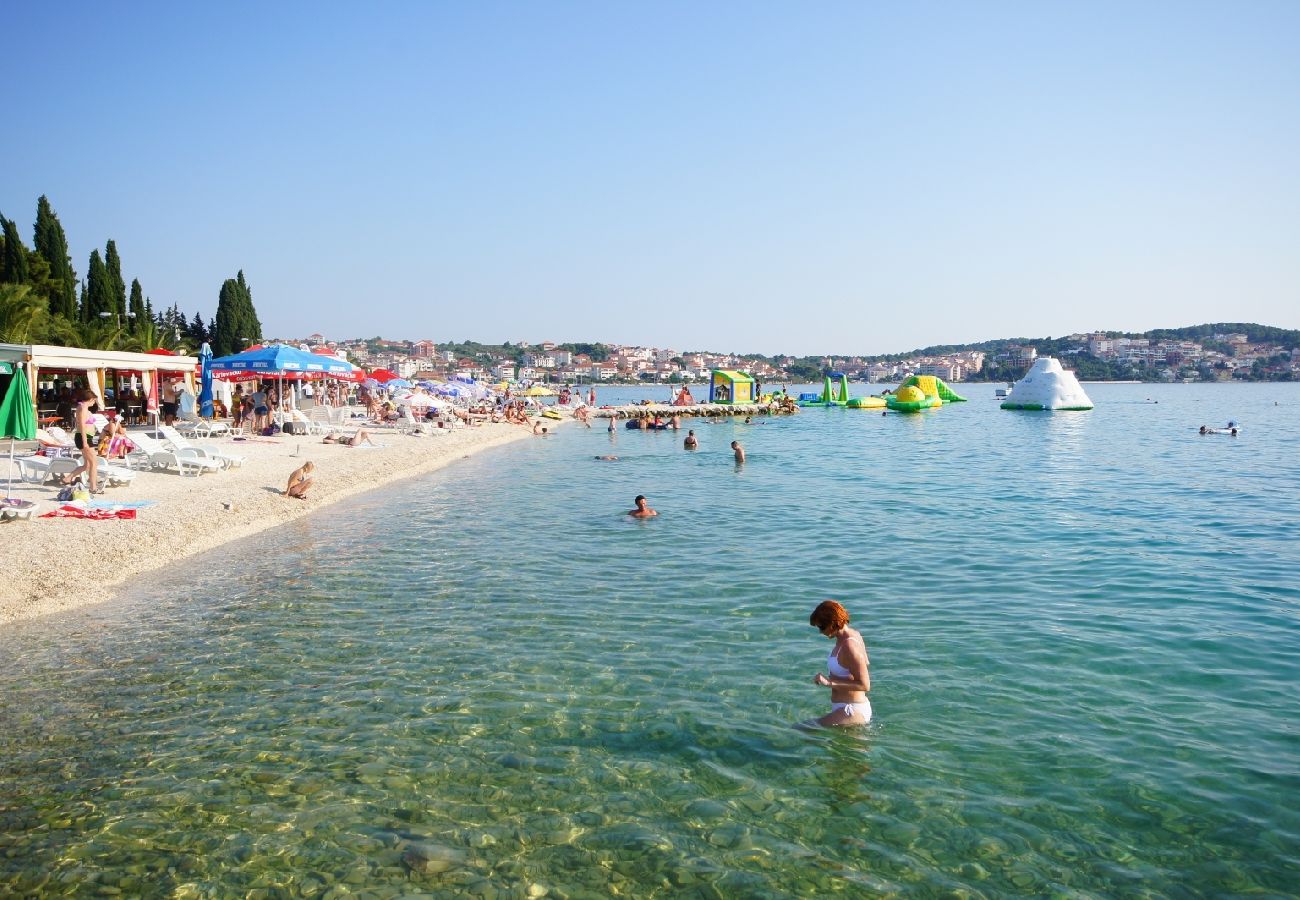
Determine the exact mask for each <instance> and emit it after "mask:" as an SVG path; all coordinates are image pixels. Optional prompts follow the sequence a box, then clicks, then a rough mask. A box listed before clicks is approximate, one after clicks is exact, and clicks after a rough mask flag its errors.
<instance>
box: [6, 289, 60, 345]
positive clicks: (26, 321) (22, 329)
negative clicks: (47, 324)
mask: <svg viewBox="0 0 1300 900" xmlns="http://www.w3.org/2000/svg"><path fill="white" fill-rule="evenodd" d="M48 316H49V311H48V310H47V309H46V308H45V303H44V300H43V298H41V297H38V296H36V295H35V294H33V293H32V289H31V286H30V285H26V284H7V283H6V284H0V344H34V343H38V342H40V341H43V340H44V339H45V332H44V329H43V327H42V326H43V325H44V320H45V318H46V317H48Z"/></svg>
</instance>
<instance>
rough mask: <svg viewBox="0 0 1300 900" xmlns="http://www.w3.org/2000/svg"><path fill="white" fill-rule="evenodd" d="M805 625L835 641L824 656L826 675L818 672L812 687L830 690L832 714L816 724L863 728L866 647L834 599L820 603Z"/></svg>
mask: <svg viewBox="0 0 1300 900" xmlns="http://www.w3.org/2000/svg"><path fill="white" fill-rule="evenodd" d="M808 624H809V625H811V626H812V627H814V628H816V629H817V630H818V631H820V632H821V633H822V634H823V635H825V636H826V637H828V638H830V639H831V640H833V641H834V642H835V646H834V647H832V648H831V652H830V655H829V656H827V657H826V670H827V672H829V674H828V675H823V674H822V673H821V672H818V673H817V675H816V677H814V678H813V684H816V685H821V686H822V687H828V688H830V689H831V711H830V712H829V713H827V714H826V715H824V716H822V717H821V718H819V719H818V720H817V724H818V725H826V726H842V725H866V724H867V723H868V722H870V721H871V701H870V700H869V699H867V692H868V691H870V690H871V673H870V671H869V670H868V665H869V663H868V660H867V645H866V643H865V642H864V641H863V640H862V635H861V634H860V633H859V632H858V630H857V629H855V628H850V627H849V612H848V610H846V609H845V608H844V607H843V606H841V605H840V604H839V603H836V602H835V601H834V600H823V601H822V602H821V603H819V604H818V605H817V608H816V609H814V610H813V611H812V615H810V616H809V617H808Z"/></svg>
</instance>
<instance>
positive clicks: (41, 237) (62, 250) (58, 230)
mask: <svg viewBox="0 0 1300 900" xmlns="http://www.w3.org/2000/svg"><path fill="white" fill-rule="evenodd" d="M33 243H34V244H35V245H36V252H37V253H39V254H40V255H41V256H42V257H44V259H45V261H46V262H47V263H49V266H50V276H49V282H50V284H51V286H52V288H53V290H52V291H51V292H50V293H48V294H47V299H48V300H49V306H50V312H52V313H54V314H55V315H59V316H63V317H64V318H66V319H69V320H73V319H76V318H77V273H76V270H75V269H73V268H72V257H71V256H69V255H68V238H67V236H66V235H65V234H64V233H63V225H62V224H60V222H59V217H58V216H57V215H56V214H55V212H54V210H53V209H52V208H51V207H50V201H49V199H48V198H47V197H46V196H45V195H44V194H42V195H41V197H40V199H39V200H37V201H36V226H35V230H34V234H33Z"/></svg>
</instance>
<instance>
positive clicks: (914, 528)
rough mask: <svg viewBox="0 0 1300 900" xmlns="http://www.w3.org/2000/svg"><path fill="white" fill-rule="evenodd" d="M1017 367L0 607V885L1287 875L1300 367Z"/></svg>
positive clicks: (85, 890) (579, 430)
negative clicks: (1284, 372)
mask: <svg viewBox="0 0 1300 900" xmlns="http://www.w3.org/2000/svg"><path fill="white" fill-rule="evenodd" d="M855 387H857V388H858V389H859V392H865V391H863V390H862V389H863V388H865V387H866V386H856V385H855ZM996 387H997V385H980V384H973V385H970V384H967V385H960V386H957V389H958V390H959V391H960V392H962V393H963V394H965V395H966V396H968V397H969V402H966V403H955V404H949V405H946V406H944V407H943V408H941V409H936V410H931V411H928V412H925V413H921V414H916V415H899V414H893V413H891V414H889V415H884V416H882V415H880V414H879V412H878V411H869V410H845V409H807V410H803V411H801V412H799V414H798V415H795V416H790V417H777V418H756V419H755V420H754V421H753V422H752V423H751V424H745V423H744V422H743V420H737V419H722V420H714V419H709V420H688V421H687V422H685V423H684V425H685V427H689V428H694V430H695V432H696V434H697V436H698V438H699V449H698V450H696V451H694V452H688V451H686V450H684V449H683V446H682V439H683V437H684V431H683V432H678V433H673V432H648V433H647V432H639V431H637V432H632V431H626V430H624V429H623V428H621V427H620V428H619V429H618V430H616V431H615V432H613V433H612V434H611V433H610V432H608V431H606V430H605V422H604V421H603V420H596V421H595V422H594V423H593V424H594V427H593V428H591V429H586V428H583V427H581V426H580V425H577V424H570V425H565V426H563V427H561V428H559V429H557V430H556V431H555V432H554V433H552V434H550V435H548V436H547V437H544V438H543V437H537V438H529V439H528V440H526V441H521V442H517V443H515V444H513V445H510V446H506V447H501V448H497V449H494V450H490V451H486V452H483V453H480V454H477V455H474V456H471V457H468V458H465V459H462V460H458V461H457V462H456V463H455V464H453V465H451V466H449V467H447V468H444V469H442V470H441V471H439V472H436V473H433V474H430V475H424V476H421V477H419V478H414V479H410V480H408V481H405V482H402V483H400V484H395V485H392V486H390V487H388V488H385V489H382V490H378V491H375V492H372V493H370V494H367V495H364V496H359V497H356V498H353V499H350V500H347V501H345V502H341V503H338V504H334V505H330V506H326V507H322V508H321V509H319V510H318V511H315V512H313V513H312V514H311V515H310V516H308V517H306V518H304V519H301V520H299V521H295V522H291V523H288V524H286V525H283V526H280V527H277V528H276V529H275V530H272V531H267V532H264V533H262V534H260V535H257V536H255V537H252V538H249V539H247V540H243V541H241V542H238V543H233V544H230V545H227V546H225V547H222V548H220V549H219V550H215V551H213V552H211V553H209V554H207V555H204V556H200V557H196V558H189V559H185V560H180V561H177V562H176V563H175V564H174V565H170V566H168V567H167V568H166V569H164V570H162V571H159V572H157V573H155V574H153V575H151V576H149V577H148V578H145V579H142V580H141V581H139V582H138V583H136V584H135V585H133V586H132V587H131V588H130V589H129V590H128V591H126V592H125V593H124V594H123V595H121V596H119V597H117V598H115V599H112V600H110V601H109V602H107V603H103V604H100V605H97V606H94V607H90V608H87V609H83V610H79V611H75V612H72V613H68V614H63V615H59V616H51V617H46V618H43V619H40V620H36V621H32V622H27V623H20V624H17V625H13V626H9V627H6V628H5V629H4V630H3V631H2V632H0V895H2V896H6V897H57V896H145V897H172V898H191V897H229V896H241V897H250V898H279V897H320V898H338V897H368V898H390V897H393V898H395V897H418V896H427V897H461V896H464V897H488V898H491V897H526V898H541V897H556V898H565V897H568V898H579V897H592V898H595V897H610V896H623V897H678V896H680V897H714V898H723V897H725V898H732V897H809V896H821V895H828V894H839V895H842V896H878V895H880V896H892V895H899V896H902V895H906V896H916V897H930V896H935V897H938V896H945V897H1003V896H1054V897H1129V896H1151V897H1193V896H1212V897H1227V896H1261V897H1278V896H1296V895H1297V892H1298V891H1300V802H1298V800H1297V798H1300V688H1298V686H1300V622H1298V621H1297V617H1298V614H1300V585H1298V584H1297V575H1298V574H1300V540H1297V537H1296V536H1297V532H1298V531H1300V478H1298V477H1297V476H1298V475H1300V468H1298V464H1297V461H1298V460H1300V454H1298V453H1297V449H1296V448H1297V447H1300V385H1297V384H1208V385H1201V384H1195V385H1147V384H1093V385H1086V389H1087V390H1088V392H1089V394H1090V395H1091V397H1092V399H1093V400H1094V402H1095V403H1096V409H1094V410H1092V411H1090V412H1060V413H1042V412H1013V411H1004V410H1001V409H1000V408H999V406H998V402H997V401H996V400H995V399H994V389H995V388H996ZM792 390H795V391H797V390H799V388H797V387H794V388H792ZM668 395H669V389H668V388H667V387H655V388H645V389H641V388H620V387H612V386H610V387H604V386H603V387H602V388H601V389H600V396H599V401H600V402H625V401H635V400H638V399H643V398H649V399H656V400H663V399H666V398H667V396H668ZM1230 420H1231V421H1233V422H1236V423H1237V424H1238V426H1239V429H1240V431H1239V433H1238V435H1237V436H1236V437H1231V436H1227V435H1208V436H1202V435H1201V434H1200V433H1199V431H1198V429H1199V426H1201V425H1209V426H1218V427H1222V426H1225V425H1226V424H1227V422H1228V421H1230ZM435 439H436V438H431V439H430V440H435ZM733 440H738V441H740V443H741V445H742V446H743V447H744V448H745V450H746V452H747V455H748V458H747V460H746V462H745V463H744V464H743V465H738V464H736V463H735V462H734V460H733V457H732V453H731V451H730V449H729V444H730V442H731V441H733ZM603 456H617V457H618V458H617V459H615V460H605V459H598V458H597V457H603ZM637 494H644V495H646V497H647V498H648V500H649V502H650V505H651V506H653V507H654V508H656V509H657V510H658V511H659V515H658V517H657V518H653V519H646V520H633V519H631V518H629V517H628V516H627V515H626V511H627V510H628V509H630V508H631V507H632V505H633V504H632V500H633V498H634V496H636V495H637ZM9 527H15V526H9ZM19 527H21V526H19ZM122 552H123V553H157V552H158V548H149V547H134V546H131V545H130V544H129V543H124V544H123V547H122ZM69 560H70V558H69V557H68V555H67V554H63V553H60V554H59V560H58V561H57V562H55V561H52V564H59V565H66V564H69ZM96 590H97V588H96V584H95V578H94V573H87V580H86V591H87V592H91V593H93V592H95V591H96ZM827 598H835V599H837V600H839V601H840V602H842V603H843V604H844V605H845V606H846V607H847V608H848V610H849V612H850V613H851V615H852V624H853V626H854V627H856V628H858V629H860V630H861V632H862V634H863V636H864V637H865V640H866V643H867V646H868V650H869V653H870V661H871V677H872V686H873V690H872V692H871V701H872V705H873V707H874V710H875V716H874V719H873V720H872V722H871V723H870V725H869V726H867V727H863V728H850V729H835V730H826V729H817V728H809V727H808V725H807V723H808V722H809V721H810V720H812V719H814V718H815V717H817V716H819V715H822V714H824V713H825V712H827V711H828V707H829V698H828V695H827V691H826V689H825V688H819V687H816V686H815V685H814V684H813V678H814V676H815V675H816V674H817V673H818V672H819V671H823V669H824V666H825V660H826V654H827V652H828V650H829V649H830V643H829V642H828V641H827V640H826V639H825V638H823V637H822V636H821V635H820V634H819V633H818V632H817V631H816V630H815V629H813V628H811V627H810V626H809V624H808V616H809V613H810V612H811V610H812V609H813V607H815V606H816V605H817V604H818V603H819V602H820V601H822V600H823V599H827Z"/></svg>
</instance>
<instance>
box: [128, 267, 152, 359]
mask: <svg viewBox="0 0 1300 900" xmlns="http://www.w3.org/2000/svg"><path fill="white" fill-rule="evenodd" d="M127 305H128V306H129V307H130V309H128V310H127V313H128V315H127V317H126V318H127V322H128V328H127V331H129V332H130V333H131V334H139V333H140V329H141V328H143V327H144V324H145V322H146V321H148V319H149V311H148V310H147V309H146V308H145V305H144V289H143V288H141V287H140V279H139V278H132V279H131V299H130V301H129V302H128V304H127ZM150 349H152V348H150Z"/></svg>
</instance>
